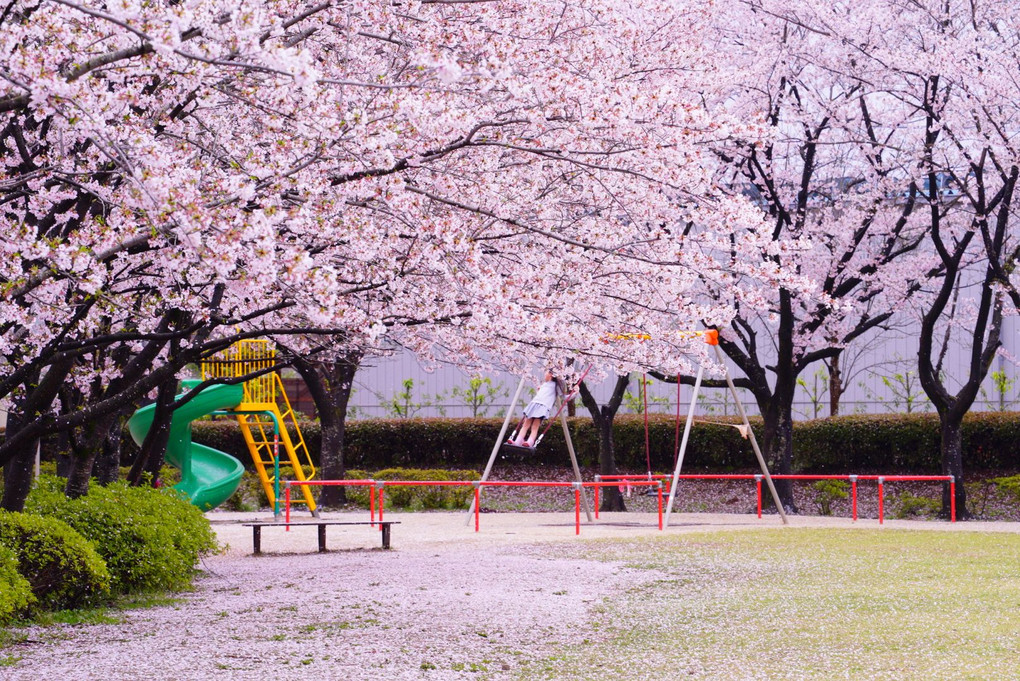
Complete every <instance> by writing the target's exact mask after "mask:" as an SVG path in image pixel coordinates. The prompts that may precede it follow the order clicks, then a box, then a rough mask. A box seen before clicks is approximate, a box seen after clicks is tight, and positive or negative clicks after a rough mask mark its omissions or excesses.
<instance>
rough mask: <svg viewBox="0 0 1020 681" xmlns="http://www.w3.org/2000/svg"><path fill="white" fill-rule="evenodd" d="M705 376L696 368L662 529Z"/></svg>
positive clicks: (670, 510)
mask: <svg viewBox="0 0 1020 681" xmlns="http://www.w3.org/2000/svg"><path fill="white" fill-rule="evenodd" d="M704 374H705V367H704V366H701V365H699V366H698V375H697V377H696V378H695V379H694V390H693V392H691V405H690V407H688V409H687V423H686V424H685V425H684V436H683V438H682V439H681V440H680V449H679V450H678V451H677V455H676V466H675V467H674V469H673V479H672V480H671V481H670V483H669V500H668V501H667V502H666V517H665V518H664V519H663V522H662V527H663V528H667V527H669V516H670V514H671V513H672V512H673V500H674V499H675V498H676V486H677V483H678V482H680V467H681V466H683V465H684V452H685V451H686V450H687V441H688V440H689V439H690V436H691V424H692V423H694V407H695V406H696V405H697V403H698V390H700V389H701V378H702V376H704Z"/></svg>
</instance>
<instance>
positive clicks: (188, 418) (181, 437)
mask: <svg viewBox="0 0 1020 681" xmlns="http://www.w3.org/2000/svg"><path fill="white" fill-rule="evenodd" d="M198 383H200V381H197V380H185V381H181V390H182V391H183V392H187V391H188V390H191V389H192V388H194V387H195V386H196V385H198ZM183 392H182V393H181V394H183ZM180 397H181V395H180V394H179V395H178V396H177V399H180ZM243 397H244V387H243V386H242V385H211V386H209V387H208V388H205V389H203V390H202V392H200V393H198V395H196V396H195V397H194V399H192V400H191V401H190V402H188V403H187V404H185V405H183V406H181V407H179V408H178V409H176V410H175V411H174V415H173V418H172V419H171V421H170V440H169V442H168V443H167V447H166V462H167V463H169V464H170V465H171V466H176V467H177V468H180V469H181V481H180V482H179V483H178V484H177V485H175V487H174V489H178V490H180V491H181V492H183V493H184V494H186V495H187V496H188V498H190V499H191V503H192V504H194V505H195V506H198V507H199V508H200V509H202V510H203V511H207V510H209V509H211V508H215V507H216V506H219V505H220V504H222V503H223V502H224V501H226V500H227V499H228V498H229V497H230V495H231V494H233V493H234V491H235V490H236V489H237V487H238V485H240V484H241V475H242V473H244V466H243V465H242V464H241V462H240V461H238V460H237V459H235V458H234V457H232V456H230V455H229V454H227V453H226V452H221V451H220V450H218V449H213V448H212V447H206V446H205V445H200V444H196V443H194V442H192V441H191V422H192V421H194V420H195V419H198V418H201V417H203V416H205V415H206V414H210V413H212V412H214V411H219V410H221V409H233V408H234V407H236V406H237V405H239V404H240V403H241V400H242V399H243ZM155 411H156V405H155V404H149V405H146V406H144V407H142V408H141V409H139V410H138V411H136V412H135V413H134V414H133V415H132V416H131V418H130V419H129V420H128V431H129V432H130V433H131V438H132V439H133V440H134V441H135V442H136V443H138V444H139V445H141V444H142V441H143V440H145V435H146V434H147V433H148V432H149V429H150V428H151V427H152V418H153V415H154V414H155Z"/></svg>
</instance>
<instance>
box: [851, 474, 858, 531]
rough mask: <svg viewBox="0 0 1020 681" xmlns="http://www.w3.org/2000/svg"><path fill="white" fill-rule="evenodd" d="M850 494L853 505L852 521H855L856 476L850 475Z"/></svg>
mask: <svg viewBox="0 0 1020 681" xmlns="http://www.w3.org/2000/svg"><path fill="white" fill-rule="evenodd" d="M850 494H851V497H852V499H853V501H852V503H851V505H852V506H853V512H854V522H857V476H856V475H851V476H850Z"/></svg>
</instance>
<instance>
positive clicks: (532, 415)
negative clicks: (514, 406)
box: [524, 402, 549, 419]
mask: <svg viewBox="0 0 1020 681" xmlns="http://www.w3.org/2000/svg"><path fill="white" fill-rule="evenodd" d="M524 415H525V416H527V417H528V418H529V419H544V418H548V416H549V407H547V406H545V405H544V404H542V403H541V402H529V403H528V406H526V407H525V408H524Z"/></svg>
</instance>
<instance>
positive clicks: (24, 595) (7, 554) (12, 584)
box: [0, 543, 36, 624]
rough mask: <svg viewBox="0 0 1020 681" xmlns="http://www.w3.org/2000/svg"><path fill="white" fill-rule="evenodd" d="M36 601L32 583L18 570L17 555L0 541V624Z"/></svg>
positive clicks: (24, 610) (13, 617) (18, 614)
mask: <svg viewBox="0 0 1020 681" xmlns="http://www.w3.org/2000/svg"><path fill="white" fill-rule="evenodd" d="M35 602H36V599H35V596H33V595H32V585H31V584H29V582H28V580H27V579H25V578H24V577H23V576H22V575H21V573H20V572H18V556H17V554H15V553H14V551H13V550H11V549H10V548H8V547H7V546H4V545H3V544H2V543H0V624H6V623H7V622H10V621H11V620H13V619H15V618H16V617H18V616H20V615H23V614H25V613H27V612H28V609H29V608H30V607H31V606H32V604H33V603H35Z"/></svg>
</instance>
